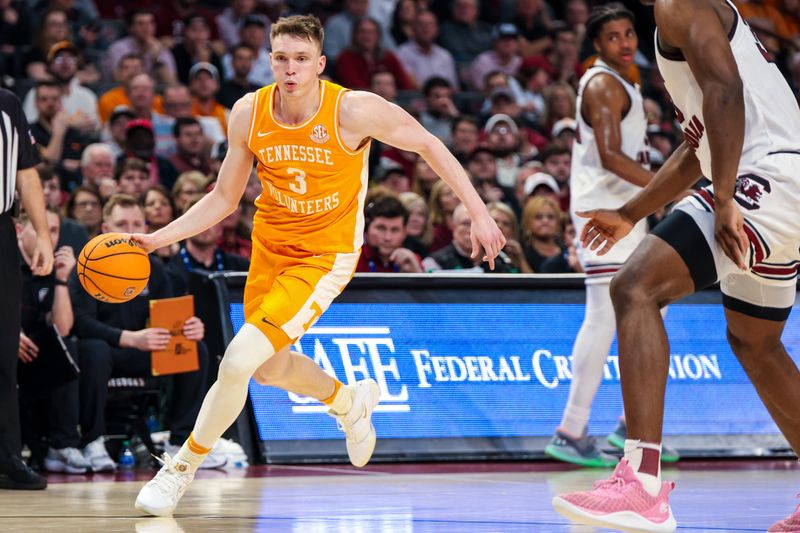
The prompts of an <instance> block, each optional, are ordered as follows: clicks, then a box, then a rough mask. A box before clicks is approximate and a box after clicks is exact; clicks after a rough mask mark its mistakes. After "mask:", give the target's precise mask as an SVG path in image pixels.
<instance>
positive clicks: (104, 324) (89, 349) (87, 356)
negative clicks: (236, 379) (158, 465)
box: [69, 195, 224, 472]
mask: <svg viewBox="0 0 800 533" xmlns="http://www.w3.org/2000/svg"><path fill="white" fill-rule="evenodd" d="M103 231H104V232H120V233H142V232H144V231H145V220H144V210H143V209H142V206H141V205H140V204H139V203H138V202H137V201H136V199H135V198H133V197H130V196H126V195H115V196H113V197H112V198H111V199H109V201H108V203H106V205H105V208H104V210H103ZM150 269H151V271H150V279H149V281H148V284H147V287H146V288H145V290H144V291H142V293H141V294H140V295H139V296H137V297H136V298H134V299H133V300H131V301H129V302H126V303H122V304H107V303H103V302H99V301H97V300H95V299H94V298H92V297H91V296H90V295H89V294H88V293H87V292H86V291H85V290H83V288H82V287H81V286H80V283H79V282H78V278H77V275H75V274H73V275H72V276H71V277H70V281H69V284H70V287H69V288H70V296H71V297H72V305H73V310H74V313H75V328H74V333H75V335H76V336H77V337H78V354H79V358H80V368H81V374H80V388H81V408H80V421H81V431H82V433H83V440H84V442H85V443H86V445H85V447H84V449H83V455H84V457H86V459H88V460H89V461H90V462H91V464H92V469H93V470H94V471H95V472H98V471H104V470H113V469H115V468H116V464H115V463H114V461H113V460H112V459H111V457H109V455H108V452H107V451H106V448H105V443H104V438H103V436H104V435H105V433H106V427H105V404H106V397H107V395H108V380H109V378H111V377H120V376H125V377H149V376H152V371H151V361H150V359H151V358H150V353H151V352H152V351H154V350H160V349H164V348H166V346H167V343H168V342H169V338H170V333H169V330H166V329H162V328H148V327H146V325H147V319H148V317H149V314H150V312H149V301H150V300H151V299H160V298H169V297H171V296H173V294H174V293H173V292H172V290H171V288H170V285H169V280H168V278H167V275H166V273H165V272H164V267H162V266H161V262H160V261H159V260H158V259H156V258H154V257H151V258H150ZM204 329H205V328H204V325H203V323H202V321H201V320H200V319H199V318H197V317H191V318H189V319H188V320H187V321H186V322H185V323H184V325H183V334H184V335H185V336H186V338H187V339H189V340H192V341H197V348H198V350H197V351H198V360H199V363H200V367H199V370H197V371H194V372H186V373H182V374H176V375H174V376H173V377H172V384H173V389H172V398H171V406H172V408H171V410H170V411H171V412H170V423H169V429H170V440H169V443H168V444H167V446H166V448H167V453H169V454H170V455H172V454H173V453H175V452H176V451H177V448H178V446H179V444H177V443H179V442H183V440H182V439H186V438H188V437H189V432H190V431H191V428H192V423H193V421H194V419H195V417H196V416H197V413H198V412H199V411H200V404H201V402H202V396H203V395H202V391H203V390H204V388H205V382H206V374H207V372H208V364H209V356H208V349H207V348H206V346H205V344H203V343H202V342H200V341H202V339H203V336H204ZM210 458H211V463H210V465H209V467H210V468H213V467H219V466H221V465H222V464H224V460H218V458H217V457H216V456H215V455H214V454H212V456H210Z"/></svg>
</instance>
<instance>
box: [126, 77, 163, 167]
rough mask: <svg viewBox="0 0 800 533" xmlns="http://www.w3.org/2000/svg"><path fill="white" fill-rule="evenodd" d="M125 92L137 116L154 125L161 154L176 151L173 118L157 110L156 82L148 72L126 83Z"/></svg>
mask: <svg viewBox="0 0 800 533" xmlns="http://www.w3.org/2000/svg"><path fill="white" fill-rule="evenodd" d="M125 94H126V95H127V97H128V100H129V101H130V104H131V110H132V111H133V114H134V115H136V118H138V119H142V120H147V121H148V122H150V125H151V126H152V127H153V132H154V134H155V138H156V146H157V147H158V149H159V150H158V153H159V155H163V154H167V155H165V156H164V157H168V155H171V154H172V153H174V151H175V138H174V137H173V136H172V120H171V119H170V118H169V117H167V116H165V115H162V114H161V113H158V112H157V111H156V93H155V82H154V80H153V78H152V77H150V75H149V74H147V73H142V74H136V75H135V76H133V77H132V78H131V79H130V80H129V81H128V83H127V84H126V85H125Z"/></svg>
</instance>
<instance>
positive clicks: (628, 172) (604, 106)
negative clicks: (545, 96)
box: [576, 74, 653, 187]
mask: <svg viewBox="0 0 800 533" xmlns="http://www.w3.org/2000/svg"><path fill="white" fill-rule="evenodd" d="M630 105H631V101H630V98H629V97H628V93H627V92H625V89H624V88H623V87H622V84H621V83H620V82H619V80H617V79H616V78H615V77H614V76H612V75H610V74H598V75H596V76H594V77H593V78H592V79H591V80H590V81H589V83H588V85H587V86H586V89H584V91H583V105H582V106H581V110H580V112H581V113H582V114H583V116H584V118H586V119H587V120H588V122H589V123H590V124H591V125H592V129H593V130H594V136H595V139H596V141H597V152H598V154H599V155H600V163H601V164H602V165H603V168H605V169H606V170H608V171H610V172H613V173H614V174H616V175H617V176H619V177H620V178H622V179H624V180H625V181H628V182H630V183H633V184H634V185H638V186H639V187H644V186H645V185H647V184H648V183H650V180H651V179H653V173H652V172H650V171H649V170H647V169H645V168H644V167H643V166H642V165H641V163H639V162H637V161H634V160H633V159H631V158H629V157H628V156H627V155H625V154H624V153H623V152H622V128H621V123H622V119H623V118H625V112H626V111H627V109H628V108H629V107H630ZM576 142H577V140H576Z"/></svg>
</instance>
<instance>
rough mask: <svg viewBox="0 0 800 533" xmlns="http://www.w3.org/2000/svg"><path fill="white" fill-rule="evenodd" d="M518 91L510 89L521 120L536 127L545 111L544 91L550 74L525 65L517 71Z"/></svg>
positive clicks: (536, 66)
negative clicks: (520, 113)
mask: <svg viewBox="0 0 800 533" xmlns="http://www.w3.org/2000/svg"><path fill="white" fill-rule="evenodd" d="M518 76H519V79H520V82H521V84H520V86H519V89H515V86H512V87H510V89H511V92H512V93H513V94H514V99H515V100H516V101H517V103H518V104H519V106H520V108H522V119H523V120H524V122H525V123H526V124H529V125H531V126H536V125H538V124H540V123H541V122H542V116H543V115H544V111H545V100H544V91H545V89H546V88H547V87H548V86H549V85H550V81H551V80H550V74H549V73H548V72H547V70H546V69H544V68H543V67H542V66H540V65H526V64H525V63H523V64H522V66H521V67H520V69H519V73H518Z"/></svg>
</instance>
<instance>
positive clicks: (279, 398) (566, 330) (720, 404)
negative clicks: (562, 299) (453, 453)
mask: <svg viewBox="0 0 800 533" xmlns="http://www.w3.org/2000/svg"><path fill="white" fill-rule="evenodd" d="M583 312H584V306H583V305H580V304H440V303H432V304H380V303H375V304H336V303H334V304H333V305H332V306H331V308H330V309H329V310H328V311H327V312H326V313H325V314H324V315H323V316H322V318H321V319H320V320H319V321H318V322H317V323H316V324H315V325H314V326H313V327H312V328H311V329H310V330H309V332H308V333H307V334H306V335H305V336H304V337H302V338H301V339H300V340H299V341H298V342H297V343H296V344H295V345H294V347H293V348H294V350H295V351H298V352H301V353H303V354H305V355H306V356H308V357H310V358H312V359H313V360H314V361H316V362H317V364H319V365H320V366H321V367H322V368H323V369H324V370H325V371H326V372H328V373H329V374H331V375H334V376H336V378H337V379H339V380H341V381H342V382H344V383H353V382H355V381H357V380H360V379H363V378H365V377H371V378H373V379H375V380H376V381H377V382H378V384H379V386H380V390H381V402H380V404H379V406H378V408H377V410H376V414H375V415H374V416H373V422H374V424H375V427H376V429H377V431H378V434H379V435H380V436H381V437H382V438H430V437H500V436H502V437H514V436H549V435H552V433H553V429H554V428H555V426H556V425H558V423H559V422H560V420H561V413H562V410H563V407H564V405H565V403H566V400H567V395H568V392H569V386H570V384H571V381H572V357H571V351H572V345H573V342H574V339H575V336H576V334H577V332H578V329H579V328H580V325H581V321H582V319H583ZM231 316H232V318H233V322H234V326H235V328H236V329H237V330H238V328H239V327H241V324H242V323H243V320H244V317H243V316H242V309H241V305H236V304H234V305H233V306H232V307H231ZM799 320H800V318H799V317H798V315H797V313H795V314H793V316H792V317H791V318H790V321H789V323H788V324H787V327H786V332H785V334H784V341H785V343H786V344H787V348H788V349H789V352H790V354H792V355H793V357H795V358H796V355H795V354H796V352H797V350H796V349H797V348H798V347H799V346H800V323H799V322H798V321H799ZM666 324H667V331H668V334H669V337H670V356H669V365H670V366H669V382H668V387H667V409H666V413H665V433H666V434H710V433H711V434H713V433H721V434H726V433H728V434H741V433H775V432H777V428H776V427H775V426H774V425H773V423H772V422H771V420H770V418H769V416H768V414H767V412H766V410H765V409H764V408H763V407H762V406H761V404H760V402H759V400H758V397H757V395H756V394H755V392H754V390H753V388H752V386H751V385H750V384H749V382H748V380H747V377H746V375H745V374H744V372H743V370H742V368H741V366H740V365H739V363H738V362H737V361H736V358H735V357H734V356H733V354H732V353H731V351H730V348H729V347H728V344H727V341H726V339H725V321H724V314H723V310H722V307H721V306H718V305H700V304H682V305H674V306H672V307H671V308H670V310H669V313H668V315H667V320H666ZM617 353H618V352H617V345H616V341H615V342H614V344H613V345H612V347H611V350H610V354H609V356H608V357H607V360H606V365H605V369H604V376H603V382H602V384H601V387H600V390H599V391H598V395H597V400H596V402H595V405H594V409H593V412H592V420H591V422H590V424H591V427H592V431H593V432H599V433H602V432H605V431H610V430H611V429H613V427H614V426H615V425H616V421H617V418H618V417H619V415H620V414H621V412H622V401H621V394H620V387H619V380H620V369H619V358H618V356H617ZM796 360H797V358H796ZM250 395H251V399H252V402H253V406H254V411H255V416H256V421H257V424H258V430H259V434H260V437H261V439H262V440H294V439H328V438H331V439H336V438H341V437H340V433H339V432H338V431H337V430H336V427H335V424H334V423H333V421H332V420H331V419H330V418H329V417H328V416H327V415H326V408H325V406H323V405H322V404H320V403H319V402H317V401H316V400H314V399H312V398H305V397H300V396H297V395H294V394H291V393H287V392H285V391H282V390H278V389H273V388H271V387H262V386H259V385H257V384H255V382H252V383H251V385H250ZM689 413H691V416H687V414H689Z"/></svg>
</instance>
